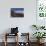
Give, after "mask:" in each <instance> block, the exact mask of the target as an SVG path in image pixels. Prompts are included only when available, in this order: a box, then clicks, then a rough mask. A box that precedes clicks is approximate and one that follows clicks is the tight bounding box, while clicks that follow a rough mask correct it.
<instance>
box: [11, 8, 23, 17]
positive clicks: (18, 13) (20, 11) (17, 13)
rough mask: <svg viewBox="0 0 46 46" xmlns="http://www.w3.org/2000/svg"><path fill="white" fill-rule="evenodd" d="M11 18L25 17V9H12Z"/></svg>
mask: <svg viewBox="0 0 46 46" xmlns="http://www.w3.org/2000/svg"><path fill="white" fill-rule="evenodd" d="M11 17H24V8H11Z"/></svg>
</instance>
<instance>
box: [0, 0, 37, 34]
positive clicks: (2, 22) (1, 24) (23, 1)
mask: <svg viewBox="0 0 46 46" xmlns="http://www.w3.org/2000/svg"><path fill="white" fill-rule="evenodd" d="M18 7H21V8H24V18H11V17H10V8H18ZM32 24H36V0H1V1H0V34H3V33H5V32H10V30H9V28H11V27H16V26H18V27H19V32H30V35H32V29H31V27H30V26H31V25H32Z"/></svg>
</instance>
